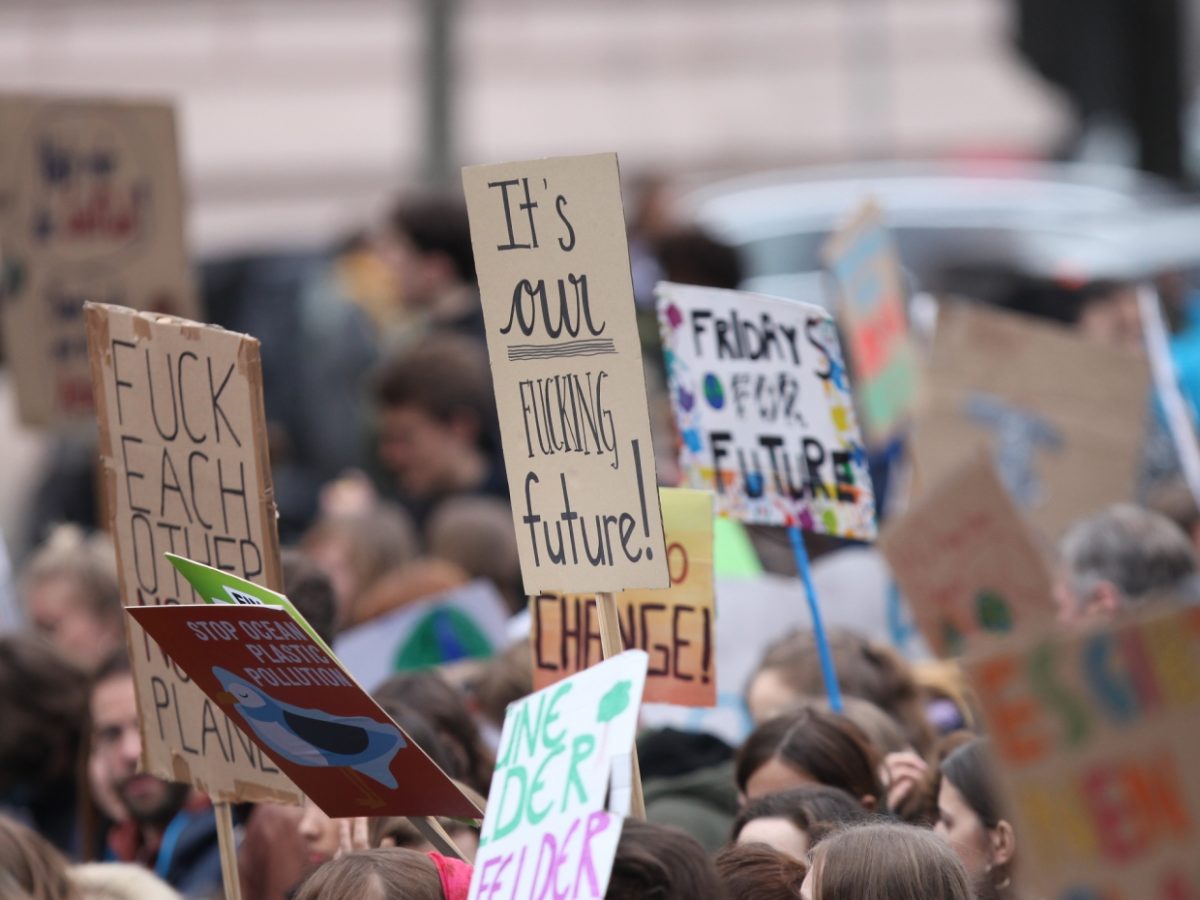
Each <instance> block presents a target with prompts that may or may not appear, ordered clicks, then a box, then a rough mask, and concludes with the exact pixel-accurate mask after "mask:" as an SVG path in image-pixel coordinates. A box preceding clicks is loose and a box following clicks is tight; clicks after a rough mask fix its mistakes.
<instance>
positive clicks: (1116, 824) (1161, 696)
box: [967, 607, 1200, 900]
mask: <svg viewBox="0 0 1200 900" xmlns="http://www.w3.org/2000/svg"><path fill="white" fill-rule="evenodd" d="M967 670H968V673H969V675H970V678H971V680H972V682H973V684H974V686H975V693H976V696H977V697H978V699H979V705H980V708H981V710H982V711H983V715H984V719H985V720H986V722H987V725H988V732H989V733H990V734H991V735H992V742H993V745H994V750H995V753H996V757H997V761H998V763H999V771H1000V776H1001V782H1002V784H1003V786H1004V788H1005V793H1006V794H1007V799H1008V803H1009V808H1010V810H1011V812H1012V814H1013V817H1014V819H1015V822H1014V825H1015V827H1016V831H1017V834H1019V835H1020V841H1021V848H1022V850H1021V863H1020V876H1021V880H1022V881H1023V882H1027V883H1028V887H1027V890H1028V892H1029V894H1030V896H1037V897H1045V898H1047V900H1180V898H1190V897H1197V896H1200V873H1198V872H1197V869H1196V859H1197V851H1198V850H1200V770H1198V769H1197V767H1196V762H1195V759H1196V739H1197V736H1198V735H1200V609H1197V608H1195V607H1179V608H1177V609H1174V610H1169V611H1166V612H1162V613H1159V614H1156V615H1153V616H1148V617H1142V618H1139V619H1135V620H1131V621H1127V622H1125V623H1124V624H1120V625H1116V626H1112V627H1109V628H1105V629H1101V630H1095V631H1092V632H1090V633H1079V634H1071V635H1058V636H1053V637H1041V638H1037V639H1033V640H1029V641H1026V642H1024V643H1021V644H1012V645H1007V646H1005V647H1003V648H996V649H994V650H993V651H990V652H989V653H988V654H987V655H983V656H979V657H977V658H974V659H969V660H968V662H967Z"/></svg>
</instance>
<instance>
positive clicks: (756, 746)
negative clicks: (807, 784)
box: [734, 709, 887, 808]
mask: <svg viewBox="0 0 1200 900" xmlns="http://www.w3.org/2000/svg"><path fill="white" fill-rule="evenodd" d="M775 758H778V759H780V760H782V761H784V762H786V763H787V764H788V765H790V766H792V767H793V768H795V769H797V770H798V771H801V772H804V773H805V774H807V775H809V776H810V777H812V778H813V779H814V780H815V781H816V782H817V783H818V784H824V785H828V786H829V787H835V788H840V789H842V790H843V791H846V792H847V793H848V794H850V795H851V796H852V797H854V798H856V799H857V800H859V801H860V802H861V801H862V800H863V798H865V797H873V798H875V802H876V806H877V808H882V806H883V804H884V802H885V801H886V799H887V794H886V792H885V791H884V789H883V785H882V784H881V783H880V781H879V774H878V772H879V757H878V754H877V753H876V752H875V750H874V748H873V747H872V746H871V744H870V742H869V741H868V740H867V738H866V736H865V735H864V734H863V733H862V732H861V731H860V730H859V729H858V727H857V726H856V725H855V724H854V723H853V722H851V721H850V720H849V719H847V718H846V717H845V716H841V715H838V714H837V713H831V712H826V711H824V710H821V709H802V710H800V711H799V712H797V713H793V714H790V715H782V716H776V717H775V718H774V719H770V720H768V721H766V722H764V723H763V724H761V725H759V726H758V727H757V728H755V729H754V731H752V732H751V733H750V736H749V737H748V738H746V742H745V743H744V744H742V746H741V749H739V750H738V753H737V761H736V767H735V772H734V774H735V777H736V779H737V786H738V790H740V791H741V792H742V793H743V794H744V793H745V792H746V785H747V783H748V782H749V781H750V779H751V777H752V776H753V775H754V773H755V772H757V771H758V770H759V769H761V768H762V767H763V766H764V765H766V763H767V762H768V761H769V760H771V759H775Z"/></svg>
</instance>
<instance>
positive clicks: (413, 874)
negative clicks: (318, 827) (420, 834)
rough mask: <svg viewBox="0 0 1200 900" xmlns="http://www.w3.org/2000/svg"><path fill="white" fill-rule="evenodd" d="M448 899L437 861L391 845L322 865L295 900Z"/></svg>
mask: <svg viewBox="0 0 1200 900" xmlns="http://www.w3.org/2000/svg"><path fill="white" fill-rule="evenodd" d="M330 897H353V898H355V900H445V892H444V891H443V890H442V880H441V877H440V876H439V875H438V868H437V865H436V864H435V863H434V861H433V860H432V859H431V858H430V857H429V856H428V855H427V854H424V853H418V852H417V851H415V850H406V849H403V848H400V847H390V848H387V849H377V850H360V851H358V852H356V853H347V854H346V855H345V856H339V857H338V858H337V859H334V860H331V861H329V862H326V863H324V864H323V865H321V866H320V867H318V868H317V869H316V870H315V871H314V872H313V873H312V874H311V875H309V876H308V878H306V879H305V880H304V882H303V883H302V884H301V885H300V888H299V890H297V891H296V894H295V900H327V898H330Z"/></svg>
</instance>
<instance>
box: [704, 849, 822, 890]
mask: <svg viewBox="0 0 1200 900" xmlns="http://www.w3.org/2000/svg"><path fill="white" fill-rule="evenodd" d="M713 865H714V866H716V869H717V874H718V875H720V876H721V881H722V883H723V884H724V885H725V889H726V891H728V892H729V896H730V897H739V898H740V897H753V898H754V900H795V898H796V897H799V896H800V885H801V884H803V883H804V876H805V874H806V873H807V872H808V866H806V865H805V864H804V863H803V862H801V861H800V860H798V859H796V858H795V857H794V856H789V855H788V854H786V853H781V852H780V851H778V850H776V849H775V848H774V847H768V846H767V845H766V844H741V845H737V846H733V847H726V848H725V849H724V850H722V851H721V852H720V853H718V854H717V855H716V857H715V858H714V859H713Z"/></svg>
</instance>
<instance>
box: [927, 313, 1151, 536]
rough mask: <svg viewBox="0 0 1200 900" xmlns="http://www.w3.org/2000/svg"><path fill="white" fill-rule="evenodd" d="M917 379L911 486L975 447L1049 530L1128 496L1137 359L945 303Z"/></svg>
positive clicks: (1144, 399)
mask: <svg viewBox="0 0 1200 900" xmlns="http://www.w3.org/2000/svg"><path fill="white" fill-rule="evenodd" d="M926 385H927V391H926V396H927V402H926V403H925V404H924V405H923V408H922V411H921V413H920V414H919V416H918V418H917V426H916V428H915V429H914V432H913V456H914V460H915V465H916V477H917V484H918V488H919V491H924V490H927V489H931V488H932V487H933V486H934V485H935V484H937V483H938V481H940V480H941V479H942V478H944V477H946V476H947V475H948V474H950V473H951V472H952V471H953V470H954V468H955V466H957V465H958V463H959V461H960V460H961V459H962V458H963V454H964V453H969V452H971V450H972V449H974V448H977V447H983V448H986V449H988V450H989V451H990V452H991V453H992V457H993V459H994V460H995V462H996V467H997V469H998V471H999V473H1000V478H1001V480H1002V481H1003V482H1004V486H1005V487H1006V488H1007V489H1008V492H1009V494H1010V495H1011V496H1012V498H1013V500H1015V501H1016V504H1017V506H1018V507H1019V508H1020V510H1021V512H1022V513H1023V514H1024V515H1026V516H1027V517H1028V518H1029V520H1030V521H1031V522H1032V523H1033V524H1034V525H1035V526H1037V528H1038V529H1040V530H1041V531H1042V532H1043V533H1044V534H1045V536H1047V537H1051V538H1056V537H1058V536H1059V535H1061V534H1062V533H1063V532H1064V531H1065V530H1066V528H1067V527H1068V526H1069V525H1070V524H1071V523H1072V522H1074V521H1075V520H1076V519H1078V518H1080V517H1081V516H1085V515H1088V514H1089V513H1092V512H1096V511H1097V510H1100V509H1103V508H1104V507H1105V506H1108V505H1109V504H1112V503H1116V502H1119V501H1122V500H1130V499H1132V498H1133V496H1134V491H1135V486H1136V484H1137V478H1138V471H1139V464H1140V459H1141V449H1142V441H1143V436H1144V434H1145V425H1146V417H1147V412H1148V407H1147V403H1148V399H1149V396H1150V393H1149V392H1150V376H1149V369H1148V367H1147V363H1146V360H1145V357H1144V356H1143V355H1141V354H1138V353H1130V352H1128V351H1123V350H1113V349H1110V348H1107V347H1103V346H1098V345H1097V344H1095V343H1094V342H1091V341H1088V340H1085V339H1083V338H1081V337H1079V336H1077V335H1076V334H1075V333H1073V332H1071V331H1069V330H1068V329H1066V328H1063V327H1062V326H1059V325H1054V324H1051V323H1048V322H1040V321H1037V320H1034V319H1031V318H1029V317H1025V316H1018V315H1013V314H1011V313H1004V312H998V311H996V310H993V309H987V308H985V307H981V306H976V305H971V304H944V305H943V306H942V308H941V312H940V314H939V317H938V325H937V334H936V337H935V340H934V347H933V355H932V358H931V361H930V368H929V375H928V378H927V379H926Z"/></svg>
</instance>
